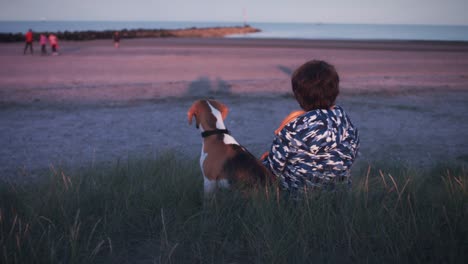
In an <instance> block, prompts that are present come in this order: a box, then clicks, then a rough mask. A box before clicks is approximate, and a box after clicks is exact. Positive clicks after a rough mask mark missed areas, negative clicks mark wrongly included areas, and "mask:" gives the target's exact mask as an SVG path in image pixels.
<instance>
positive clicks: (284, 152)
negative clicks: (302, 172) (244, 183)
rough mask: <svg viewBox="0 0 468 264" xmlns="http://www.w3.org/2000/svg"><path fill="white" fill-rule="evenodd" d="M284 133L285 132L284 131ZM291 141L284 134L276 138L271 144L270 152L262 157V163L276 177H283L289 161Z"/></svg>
mask: <svg viewBox="0 0 468 264" xmlns="http://www.w3.org/2000/svg"><path fill="white" fill-rule="evenodd" d="M283 132H284V131H283ZM289 145H290V144H289V140H287V139H286V137H285V135H284V134H283V133H280V134H278V135H276V136H275V138H274V140H273V143H272V144H271V149H270V152H266V153H265V154H264V155H263V156H262V158H263V159H262V162H263V164H264V165H265V167H267V168H268V169H269V170H270V171H271V172H272V173H273V174H274V175H276V176H277V177H279V176H281V174H282V173H283V170H284V167H285V166H286V161H287V160H288V156H289V152H290V146H289Z"/></svg>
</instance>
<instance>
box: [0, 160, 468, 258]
mask: <svg viewBox="0 0 468 264" xmlns="http://www.w3.org/2000/svg"><path fill="white" fill-rule="evenodd" d="M49 174H50V177H49V178H47V179H46V180H45V181H41V182H40V183H35V184H13V183H0V263H378V262H381V263H428V262H429V263H466V261H467V260H468V225H467V223H468V173H467V171H466V170H464V169H462V168H457V167H454V166H451V167H450V166H448V167H444V168H442V169H441V168H434V169H433V170H430V171H414V170H410V169H407V168H402V167H398V166H397V167H394V168H387V169H382V168H380V169H379V167H378V166H376V167H375V168H374V167H370V168H369V169H368V168H365V169H362V170H361V171H360V170H357V171H355V178H354V179H355V180H354V183H353V188H352V190H350V191H337V192H332V193H318V192H314V193H309V194H308V195H307V197H305V198H304V199H303V200H301V201H292V200H288V199H287V198H286V197H283V195H281V194H279V193H278V192H277V191H276V189H275V188H273V187H272V188H269V189H265V190H258V191H253V192H252V194H251V195H250V197H249V198H246V196H245V195H238V194H237V193H236V192H232V191H225V192H220V193H218V194H217V196H216V197H214V198H213V199H211V200H210V201H207V202H206V203H205V204H203V202H202V201H203V198H202V196H203V194H202V178H201V176H200V171H199V168H198V164H197V161H190V162H187V161H181V160H177V159H176V158H175V157H174V156H172V155H170V154H168V155H164V156H163V157H161V158H158V159H157V160H147V161H130V162H126V163H120V164H117V165H116V166H113V167H112V168H104V167H103V168H96V167H94V168H89V169H85V170H80V171H78V172H72V171H70V172H67V171H66V170H65V171H63V170H60V169H52V170H51V171H50V173H49Z"/></svg>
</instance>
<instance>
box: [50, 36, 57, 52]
mask: <svg viewBox="0 0 468 264" xmlns="http://www.w3.org/2000/svg"><path fill="white" fill-rule="evenodd" d="M49 42H50V46H51V47H52V55H58V51H57V50H58V40H57V36H55V35H54V34H50V35H49Z"/></svg>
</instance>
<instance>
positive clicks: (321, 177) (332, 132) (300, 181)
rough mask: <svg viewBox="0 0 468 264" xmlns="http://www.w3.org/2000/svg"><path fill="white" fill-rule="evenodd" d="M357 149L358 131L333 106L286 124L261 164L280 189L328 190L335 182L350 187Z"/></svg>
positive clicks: (310, 112) (314, 111) (309, 113)
mask: <svg viewBox="0 0 468 264" xmlns="http://www.w3.org/2000/svg"><path fill="white" fill-rule="evenodd" d="M358 149H359V134H358V130H357V129H356V128H355V127H354V126H353V124H352V123H351V120H350V119H349V117H348V115H347V114H346V113H345V112H344V110H343V109H342V108H341V107H339V106H335V107H334V108H333V109H332V110H325V109H318V110H312V111H309V112H307V113H305V114H303V115H301V116H299V117H298V118H297V119H295V120H294V121H292V122H290V123H289V124H287V125H286V126H285V127H284V128H283V129H282V130H281V131H280V133H279V134H278V135H276V136H275V138H274V140H273V144H272V146H271V150H270V154H269V155H268V156H267V157H266V158H265V159H264V160H263V164H264V165H265V166H266V167H267V168H269V169H270V170H271V172H272V173H273V174H274V175H276V176H277V177H278V178H279V180H280V183H281V185H282V187H283V188H284V189H287V190H291V191H297V190H301V189H304V188H305V187H312V188H324V187H326V188H327V189H328V188H333V187H334V186H335V183H337V182H341V183H346V184H351V177H350V176H351V175H350V168H351V165H352V164H353V162H354V159H355V158H356V155H357V152H358Z"/></svg>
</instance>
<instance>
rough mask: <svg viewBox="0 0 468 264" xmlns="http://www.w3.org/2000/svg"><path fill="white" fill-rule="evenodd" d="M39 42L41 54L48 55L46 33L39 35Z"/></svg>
mask: <svg viewBox="0 0 468 264" xmlns="http://www.w3.org/2000/svg"><path fill="white" fill-rule="evenodd" d="M39 44H41V55H47V49H46V45H47V36H46V35H44V34H41V36H40V37H39Z"/></svg>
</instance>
